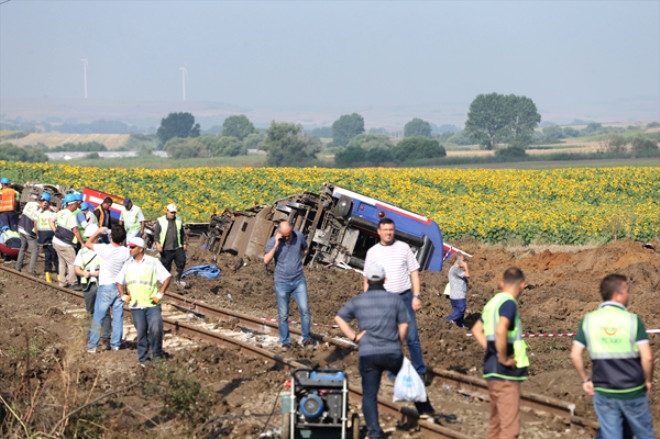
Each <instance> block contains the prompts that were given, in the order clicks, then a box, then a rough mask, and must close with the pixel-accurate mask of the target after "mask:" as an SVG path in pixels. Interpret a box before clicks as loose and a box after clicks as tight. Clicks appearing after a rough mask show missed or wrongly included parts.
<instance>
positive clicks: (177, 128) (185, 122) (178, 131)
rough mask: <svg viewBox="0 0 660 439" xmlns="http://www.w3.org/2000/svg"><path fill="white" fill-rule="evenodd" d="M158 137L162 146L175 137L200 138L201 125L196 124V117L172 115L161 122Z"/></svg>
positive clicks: (180, 114) (181, 114)
mask: <svg viewBox="0 0 660 439" xmlns="http://www.w3.org/2000/svg"><path fill="white" fill-rule="evenodd" d="M156 135H157V136H158V139H160V142H161V145H165V144H166V143H167V141H168V140H170V139H172V138H174V137H180V138H182V139H183V138H186V137H199V124H195V116H193V115H192V114H190V113H170V114H168V115H167V117H166V118H164V119H162V120H161V121H160V127H159V128H158V131H156Z"/></svg>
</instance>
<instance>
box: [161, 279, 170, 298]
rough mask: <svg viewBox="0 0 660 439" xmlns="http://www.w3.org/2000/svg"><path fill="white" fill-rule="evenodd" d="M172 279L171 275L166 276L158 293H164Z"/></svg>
mask: <svg viewBox="0 0 660 439" xmlns="http://www.w3.org/2000/svg"><path fill="white" fill-rule="evenodd" d="M171 280H172V276H170V277H168V278H167V279H165V282H163V283H162V284H161V286H160V291H159V293H160V294H165V291H167V288H168V287H169V286H170V281H171Z"/></svg>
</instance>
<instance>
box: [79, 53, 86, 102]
mask: <svg viewBox="0 0 660 439" xmlns="http://www.w3.org/2000/svg"><path fill="white" fill-rule="evenodd" d="M80 61H82V64H83V87H84V88H85V99H87V58H81V59H80Z"/></svg>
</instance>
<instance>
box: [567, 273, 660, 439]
mask: <svg viewBox="0 0 660 439" xmlns="http://www.w3.org/2000/svg"><path fill="white" fill-rule="evenodd" d="M600 294H601V296H602V298H603V303H601V304H600V306H599V307H598V309H597V310H596V311H592V312H590V313H589V314H587V315H586V316H585V318H584V319H583V320H582V322H580V326H579V328H578V333H577V336H576V337H575V340H573V347H572V348H571V361H572V362H573V366H574V367H575V369H576V370H577V372H578V374H579V375H580V378H581V379H582V389H583V390H584V391H585V392H586V393H587V394H589V395H591V396H593V403H594V410H595V411H596V415H597V416H598V423H599V424H600V430H599V431H598V434H597V435H596V437H597V438H602V439H608V438H624V439H632V437H633V435H634V436H635V437H637V439H653V438H655V432H654V431H653V419H652V417H651V408H650V406H649V397H648V394H649V393H650V392H651V386H652V384H653V351H652V350H651V345H650V343H649V338H648V335H647V334H646V328H645V327H644V323H643V322H642V319H640V318H639V316H637V315H636V314H633V313H631V312H628V310H627V309H626V307H627V306H628V303H629V301H630V291H629V286H628V279H627V278H626V276H623V275H621V274H610V275H608V276H605V278H604V279H603V280H602V281H601V283H600ZM585 348H587V349H588V350H589V356H590V357H591V363H592V369H593V370H592V372H591V375H592V376H591V377H589V375H588V374H587V372H586V371H585V369H584V361H583V359H582V353H583V352H584V349H585Z"/></svg>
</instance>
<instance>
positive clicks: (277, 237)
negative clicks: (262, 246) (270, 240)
mask: <svg viewBox="0 0 660 439" xmlns="http://www.w3.org/2000/svg"><path fill="white" fill-rule="evenodd" d="M281 237H282V235H280V232H277V233H276V234H275V244H273V248H271V249H270V251H269V252H268V253H266V254H265V255H264V264H266V265H268V263H269V262H270V261H272V260H273V258H274V257H275V252H276V251H277V246H278V245H279V244H280V238H281Z"/></svg>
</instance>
